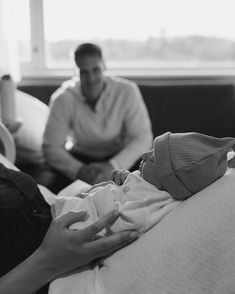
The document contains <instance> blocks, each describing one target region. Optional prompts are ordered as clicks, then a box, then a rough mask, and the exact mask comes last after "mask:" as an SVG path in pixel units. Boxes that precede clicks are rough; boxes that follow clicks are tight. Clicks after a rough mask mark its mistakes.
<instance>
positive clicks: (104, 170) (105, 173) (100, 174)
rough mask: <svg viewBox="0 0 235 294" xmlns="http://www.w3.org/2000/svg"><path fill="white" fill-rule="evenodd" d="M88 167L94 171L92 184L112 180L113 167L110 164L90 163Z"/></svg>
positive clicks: (106, 162)
mask: <svg viewBox="0 0 235 294" xmlns="http://www.w3.org/2000/svg"><path fill="white" fill-rule="evenodd" d="M89 167H90V168H92V169H94V170H95V171H96V177H95V178H94V180H93V184H97V183H100V182H105V181H109V180H111V179H112V171H113V166H112V164H111V163H110V162H108V161H105V162H94V163H90V164H89Z"/></svg>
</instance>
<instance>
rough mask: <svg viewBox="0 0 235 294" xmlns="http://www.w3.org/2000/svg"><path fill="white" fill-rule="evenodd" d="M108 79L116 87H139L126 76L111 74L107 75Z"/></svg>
mask: <svg viewBox="0 0 235 294" xmlns="http://www.w3.org/2000/svg"><path fill="white" fill-rule="evenodd" d="M106 79H107V83H108V84H109V85H113V86H115V87H120V88H136V87H137V84H136V83H135V82H133V81H130V80H128V79H125V78H121V77H116V76H112V77H110V76H109V77H106Z"/></svg>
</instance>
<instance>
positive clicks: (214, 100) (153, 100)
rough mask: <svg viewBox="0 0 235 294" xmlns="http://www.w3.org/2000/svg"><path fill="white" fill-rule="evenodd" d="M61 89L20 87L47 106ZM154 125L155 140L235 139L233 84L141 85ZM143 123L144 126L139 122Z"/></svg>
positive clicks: (47, 86)
mask: <svg viewBox="0 0 235 294" xmlns="http://www.w3.org/2000/svg"><path fill="white" fill-rule="evenodd" d="M57 87H58V86H54V85H53V86H51V85H45V86H37V85H35V86H19V89H20V90H22V91H24V92H26V93H29V94H31V95H33V96H35V97H37V98H38V99H40V100H41V101H43V102H44V103H46V104H48V102H49V99H50V96H51V94H52V93H53V92H54V91H55V90H56V89H57ZM139 88H140V91H141V92H142V95H143V97H144V101H145V103H146V106H147V109H148V111H149V115H150V118H151V121H152V128H153V133H154V136H157V135H160V134H162V133H164V132H166V131H171V132H189V131H194V132H201V133H205V134H208V135H213V136H218V137H224V136H234V137H235V97H234V86H233V85H232V84H229V83H228V84H217V85H214V84H213V85H200V84H199V85H174V86H173V85H156V86H155V85H151V86H150V85H142V84H141V85H139ZM140 123H141V122H140Z"/></svg>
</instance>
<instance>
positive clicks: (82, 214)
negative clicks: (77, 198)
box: [55, 210, 89, 228]
mask: <svg viewBox="0 0 235 294" xmlns="http://www.w3.org/2000/svg"><path fill="white" fill-rule="evenodd" d="M88 217H89V215H88V213H87V211H85V210H80V211H78V212H75V211H69V212H67V213H66V214H63V215H61V216H58V217H56V218H55V222H56V223H57V224H59V225H60V226H61V227H62V228H65V227H69V226H71V225H72V224H74V223H76V222H83V221H85V220H87V218H88Z"/></svg>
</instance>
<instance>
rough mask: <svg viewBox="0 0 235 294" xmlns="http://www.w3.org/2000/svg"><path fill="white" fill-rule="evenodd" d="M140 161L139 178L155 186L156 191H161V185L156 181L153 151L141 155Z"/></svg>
mask: <svg viewBox="0 0 235 294" xmlns="http://www.w3.org/2000/svg"><path fill="white" fill-rule="evenodd" d="M142 159H143V160H142V161H141V163H140V176H141V177H142V178H143V179H145V181H147V182H149V183H150V184H152V185H154V186H156V187H157V188H158V189H162V186H161V183H160V181H159V179H158V172H157V166H156V162H155V158H154V153H153V150H150V151H148V152H146V153H144V154H143V155H142Z"/></svg>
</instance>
